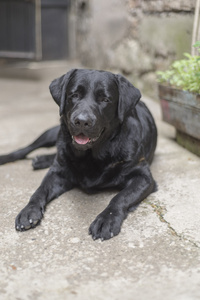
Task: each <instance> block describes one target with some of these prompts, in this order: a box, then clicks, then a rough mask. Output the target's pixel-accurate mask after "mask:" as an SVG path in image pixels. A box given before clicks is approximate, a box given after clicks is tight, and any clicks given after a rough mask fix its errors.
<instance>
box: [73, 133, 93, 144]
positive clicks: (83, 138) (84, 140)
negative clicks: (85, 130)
mask: <svg viewBox="0 0 200 300" xmlns="http://www.w3.org/2000/svg"><path fill="white" fill-rule="evenodd" d="M74 140H75V142H76V143H77V144H80V145H85V144H87V143H88V142H89V140H90V139H89V137H87V136H85V135H84V134H79V135H77V136H74Z"/></svg>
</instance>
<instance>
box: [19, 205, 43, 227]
mask: <svg viewBox="0 0 200 300" xmlns="http://www.w3.org/2000/svg"><path fill="white" fill-rule="evenodd" d="M43 214H44V210H43V208H41V207H40V206H36V205H33V204H27V206H25V207H24V209H22V211H21V212H20V213H19V214H18V216H17V217H16V220H15V228H16V230H18V231H25V230H28V229H30V228H34V227H36V226H37V225H39V223H40V221H41V219H42V217H43Z"/></svg>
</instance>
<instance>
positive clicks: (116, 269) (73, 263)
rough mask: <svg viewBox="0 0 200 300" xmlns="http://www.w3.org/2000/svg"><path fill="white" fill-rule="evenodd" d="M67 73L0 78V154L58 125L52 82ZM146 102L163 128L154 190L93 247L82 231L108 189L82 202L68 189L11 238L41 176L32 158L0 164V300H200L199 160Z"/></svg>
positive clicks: (57, 70) (155, 107) (55, 71)
mask: <svg viewBox="0 0 200 300" xmlns="http://www.w3.org/2000/svg"><path fill="white" fill-rule="evenodd" d="M38 66H40V65H38ZM41 66H42V65H41ZM36 67H37V65H36ZM70 67H73V64H72V65H70V66H69V65H66V66H54V68H47V69H45V68H44V65H43V66H42V69H41V70H38V72H39V73H40V71H41V73H42V76H40V77H39V79H38V80H30V79H27V80H22V79H18V80H15V79H13V78H10V79H9V78H1V79H0V91H1V94H0V97H1V99H0V124H1V125H0V141H1V148H0V153H1V154H3V153H5V152H8V151H10V150H14V149H15V148H18V147H21V146H24V145H26V144H28V143H29V142H31V141H32V139H34V138H35V137H37V135H38V134H40V133H41V132H42V131H44V130H45V129H47V128H48V127H50V126H53V125H55V124H57V123H58V121H59V117H58V108H57V106H56V104H55V103H54V102H53V100H52V99H51V97H50V95H49V92H48V85H49V83H50V81H51V80H52V79H54V78H55V77H57V76H59V75H61V74H63V73H65V71H64V70H66V71H67V69H69V68H70ZM38 68H40V67H38ZM28 78H29V77H28ZM144 100H145V102H146V103H147V105H148V106H149V108H150V110H151V111H152V113H153V114H154V116H155V118H156V122H157V126H158V129H159V140H158V147H157V150H156V155H155V159H154V162H153V164H152V172H153V175H154V177H155V179H156V180H157V183H158V191H157V192H156V193H154V194H152V195H150V196H149V197H148V198H147V199H146V200H144V201H143V202H142V203H141V205H140V206H138V208H137V209H136V210H135V211H134V212H132V213H130V214H129V216H128V218H127V219H126V220H125V221H124V223H123V226H122V230H121V233H120V234H119V235H118V236H117V237H115V238H113V239H111V240H109V241H106V242H101V241H95V242H94V241H93V240H92V239H91V237H90V236H89V235H88V227H89V225H90V223H91V222H92V221H93V220H94V218H95V216H96V215H97V214H98V213H99V212H101V210H103V209H104V208H105V206H106V205H107V203H108V202H109V200H110V199H111V198H112V196H113V195H114V194H115V192H114V191H113V192H111V191H109V192H108V191H105V192H102V193H98V194H96V195H89V196H88V195H87V194H85V193H83V192H82V191H80V190H79V189H74V190H72V191H70V192H68V193H66V194H64V195H62V196H61V197H59V198H58V199H56V200H54V201H52V202H51V203H50V204H49V206H48V208H47V211H46V213H45V218H44V220H43V221H42V223H41V225H40V226H38V227H37V228H35V229H34V230H30V231H27V232H24V233H21V232H16V231H15V229H14V219H15V216H16V214H17V213H18V212H19V211H20V209H22V208H23V207H24V205H25V204H26V203H27V201H28V199H29V197H30V196H31V194H32V193H33V192H34V191H35V189H36V188H37V187H38V185H39V184H40V182H41V180H42V178H43V176H44V174H45V173H46V171H45V170H41V171H36V172H33V171H32V167H31V160H30V159H27V160H23V161H19V162H15V163H10V164H7V165H4V166H0V183H1V185H0V191H1V194H0V199H1V210H0V228H1V230H0V240H1V243H0V299H6V300H13V299H14V300H15V299H16V300H19V299H20V300H25V299H29V300H33V299H34V300H45V299H48V300H55V299H59V300H60V299H61V300H62V299H72V300H73V299H77V300H79V299H80V300H84V299H87V300H88V299H97V300H98V299H99V300H101V299H112V300H113V299H114V300H119V299H120V300H121V299H127V300H129V299H130V300H132V299H137V300H140V299H141V300H143V299H154V300H160V299H162V300H171V299H176V300H190V299H191V300H194V299H199V298H200V249H199V246H200V233H199V232H200V230H199V224H200V222H199V221H200V214H199V211H200V201H199V184H200V176H199V175H200V159H199V158H198V157H196V156H195V155H193V154H191V153H190V152H188V151H187V150H185V149H183V148H182V147H180V146H178V145H177V144H176V142H175V140H174V136H175V134H174V130H173V128H171V127H170V126H169V125H167V124H164V123H163V122H162V121H161V116H160V109H159V105H158V104H157V103H156V102H154V101H152V100H151V99H148V98H146V97H144ZM51 151H53V150H48V151H47V150H46V149H43V150H38V151H35V152H34V153H33V154H31V155H30V156H29V158H32V157H34V156H35V155H37V154H41V153H47V152H51Z"/></svg>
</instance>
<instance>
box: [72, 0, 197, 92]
mask: <svg viewBox="0 0 200 300" xmlns="http://www.w3.org/2000/svg"><path fill="white" fill-rule="evenodd" d="M195 3H196V0H176V1H174V0H109V1H108V0H84V1H83V0H77V2H76V16H77V56H78V58H79V59H80V60H81V62H82V63H83V65H85V66H86V67H90V68H97V69H107V70H113V71H116V72H120V73H122V74H124V75H126V76H127V77H129V79H130V80H131V81H132V82H134V84H135V85H136V86H137V87H139V88H140V89H141V90H142V92H145V93H148V94H149V95H155V91H156V89H155V86H156V84H155V82H156V76H155V71H157V70H163V69H165V68H166V67H168V66H169V64H170V63H171V62H172V61H173V60H174V59H177V58H178V59H179V58H182V57H183V53H184V52H190V51H191V38H192V27H193V17H194V8H195Z"/></svg>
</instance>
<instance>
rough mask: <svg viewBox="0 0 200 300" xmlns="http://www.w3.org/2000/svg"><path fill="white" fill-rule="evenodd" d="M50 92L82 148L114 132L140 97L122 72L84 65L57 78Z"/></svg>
mask: <svg viewBox="0 0 200 300" xmlns="http://www.w3.org/2000/svg"><path fill="white" fill-rule="evenodd" d="M50 92H51V95H52V97H53V99H54V100H55V102H56V103H57V104H58V105H59V107H60V115H61V116H63V118H64V121H65V123H66V125H67V127H68V130H69V132H70V134H71V136H72V141H73V144H74V146H75V147H76V148H77V149H79V150H86V149H89V148H92V147H93V145H95V144H98V143H99V142H101V141H102V140H103V139H106V138H107V137H109V136H110V135H112V133H113V132H114V129H116V128H117V127H118V126H119V125H120V124H122V123H123V122H124V120H125V119H126V118H127V116H128V115H131V114H132V113H133V110H134V108H135V105H136V104H137V102H138V101H139V99H140V97H141V94H140V92H139V90H138V89H136V88H135V87H134V86H133V85H132V84H131V83H130V82H129V81H128V80H127V79H126V78H124V77H123V76H121V75H114V74H112V73H110V72H105V71H97V70H85V69H78V70H77V69H74V70H71V71H70V72H68V73H67V74H65V75H63V76H61V77H60V78H58V79H55V80H54V81H53V82H52V83H51V85H50Z"/></svg>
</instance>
